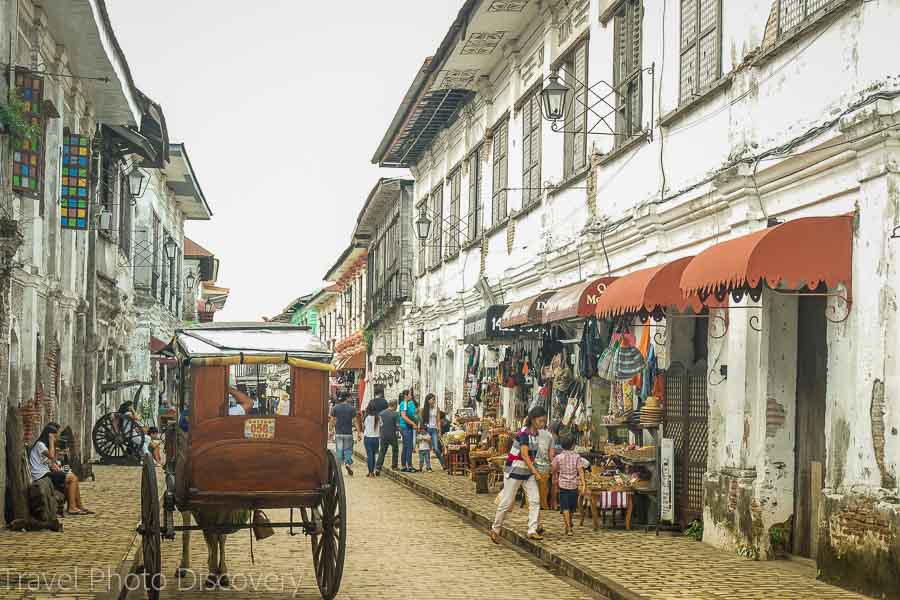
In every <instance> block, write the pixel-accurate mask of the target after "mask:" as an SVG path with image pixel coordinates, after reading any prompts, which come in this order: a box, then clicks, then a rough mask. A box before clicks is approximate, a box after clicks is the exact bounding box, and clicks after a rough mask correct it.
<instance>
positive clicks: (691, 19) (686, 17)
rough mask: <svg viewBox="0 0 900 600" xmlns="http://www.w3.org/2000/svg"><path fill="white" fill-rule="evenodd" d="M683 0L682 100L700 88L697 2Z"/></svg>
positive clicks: (680, 96)
mask: <svg viewBox="0 0 900 600" xmlns="http://www.w3.org/2000/svg"><path fill="white" fill-rule="evenodd" d="M698 2H699V0H681V74H680V77H679V78H680V92H679V98H680V100H681V102H686V101H688V100H690V99H691V98H692V97H693V95H694V93H695V91H696V90H697V89H698V86H697V84H698V82H697V65H698V60H697V3H698Z"/></svg>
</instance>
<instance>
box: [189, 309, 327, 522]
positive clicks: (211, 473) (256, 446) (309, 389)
mask: <svg viewBox="0 0 900 600" xmlns="http://www.w3.org/2000/svg"><path fill="white" fill-rule="evenodd" d="M173 351H174V353H175V355H176V357H177V358H178V361H179V364H180V365H181V371H182V376H181V378H180V382H181V385H182V390H183V392H182V398H183V404H184V405H185V406H184V407H182V408H185V407H186V408H187V413H188V431H187V448H186V449H184V451H182V450H181V449H179V451H178V452H177V456H178V457H179V460H181V461H183V464H179V465H176V469H177V471H176V479H177V480H178V481H177V483H180V484H181V485H183V486H184V488H185V489H184V490H183V491H182V493H179V494H178V495H179V500H180V502H179V504H186V506H185V508H189V507H196V506H200V505H207V506H226V507H237V508H290V507H310V506H314V505H315V504H316V503H318V501H319V499H320V496H321V492H322V490H323V487H324V486H327V485H328V484H329V481H328V478H329V473H328V458H327V452H328V450H327V448H326V443H327V431H328V378H329V373H330V371H331V364H330V360H331V352H330V351H329V350H328V348H327V347H326V346H325V344H324V343H323V342H321V341H320V340H319V338H318V337H316V336H315V335H313V334H312V332H311V331H309V330H308V329H305V328H299V327H290V326H277V325H274V324H264V325H262V326H259V325H257V326H252V327H251V326H247V325H218V326H209V327H198V328H193V329H185V330H182V331H179V332H178V334H177V335H176V338H175V340H174V347H173ZM238 364H245V365H265V364H269V365H271V364H280V365H287V366H288V367H289V368H290V381H291V385H290V392H289V394H290V397H289V406H290V409H289V411H288V414H274V415H241V416H236V415H229V414H228V413H227V409H228V403H227V396H228V394H227V388H228V369H229V367H231V366H233V365H238ZM253 428H256V429H260V428H261V429H264V430H268V431H269V432H271V433H270V434H267V435H265V436H260V435H257V434H254V432H253V431H252V430H253ZM184 492H186V493H184Z"/></svg>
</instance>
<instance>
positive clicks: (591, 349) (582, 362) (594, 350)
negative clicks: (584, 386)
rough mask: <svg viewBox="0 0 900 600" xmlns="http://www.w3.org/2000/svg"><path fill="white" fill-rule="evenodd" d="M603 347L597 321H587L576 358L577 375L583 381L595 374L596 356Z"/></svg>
mask: <svg viewBox="0 0 900 600" xmlns="http://www.w3.org/2000/svg"><path fill="white" fill-rule="evenodd" d="M603 345H604V344H603V342H602V340H601V337H600V330H599V329H598V328H597V320H596V319H588V320H587V321H586V322H585V324H584V329H583V330H582V333H581V345H580V346H579V356H578V359H579V360H578V374H579V375H581V376H582V377H584V378H585V379H590V378H591V377H593V376H594V375H596V374H597V371H596V369H597V356H598V355H599V354H600V353H601V352H602V351H603V350H602V348H601V346H603Z"/></svg>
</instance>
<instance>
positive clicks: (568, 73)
mask: <svg viewBox="0 0 900 600" xmlns="http://www.w3.org/2000/svg"><path fill="white" fill-rule="evenodd" d="M587 44H588V43H587V40H585V41H583V42H581V43H580V44H578V46H576V47H575V49H574V50H572V52H570V53H569V56H568V57H567V58H566V59H565V60H564V61H563V64H562V71H563V78H564V79H565V81H566V85H567V86H568V87H569V89H571V90H572V99H571V101H570V102H571V104H570V105H569V107H568V110H567V111H566V115H567V116H566V124H565V128H566V129H565V138H564V142H563V175H564V176H565V177H570V176H572V175H574V174H575V173H577V172H579V171H581V170H582V169H584V168H585V167H586V166H587V135H586V134H585V130H586V129H587V106H588V96H587V94H588V89H587V80H588V72H587V65H588V61H587ZM539 110H540V107H539Z"/></svg>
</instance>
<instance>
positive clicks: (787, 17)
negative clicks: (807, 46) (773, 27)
mask: <svg viewBox="0 0 900 600" xmlns="http://www.w3.org/2000/svg"><path fill="white" fill-rule="evenodd" d="M775 1H776V2H777V5H778V35H779V37H780V36H783V35H789V34H790V33H792V30H793V29H795V28H796V27H799V26H800V25H802V24H803V23H805V22H806V21H810V20H812V19H814V18H816V17H818V16H819V13H820V12H821V11H822V10H824V9H826V8H830V7H832V6H834V5H835V4H840V3H841V2H843V1H844V0H775Z"/></svg>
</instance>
